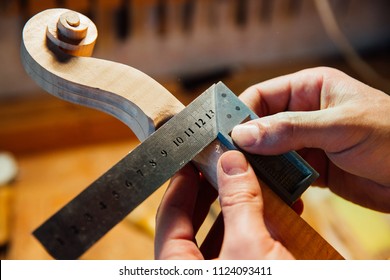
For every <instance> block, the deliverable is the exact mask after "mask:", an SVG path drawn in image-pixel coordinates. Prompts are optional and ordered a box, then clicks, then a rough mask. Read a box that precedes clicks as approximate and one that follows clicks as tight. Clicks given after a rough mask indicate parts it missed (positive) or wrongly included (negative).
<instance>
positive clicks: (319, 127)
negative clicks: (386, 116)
mask: <svg viewBox="0 0 390 280" xmlns="http://www.w3.org/2000/svg"><path fill="white" fill-rule="evenodd" d="M338 116H340V112H336V109H333V108H332V109H326V110H319V111H309V112H282V113H278V114H275V115H272V116H267V117H263V118H259V119H255V120H251V121H249V122H246V123H244V124H240V125H238V126H236V127H234V128H233V131H232V139H233V141H234V142H235V143H236V144H237V145H238V146H240V147H241V148H242V149H244V150H246V151H248V152H251V153H257V154H264V155H267V154H268V155H270V154H281V153H285V152H288V151H291V150H300V149H302V148H320V149H322V150H324V151H326V152H339V151H340V150H344V149H346V148H348V147H350V146H351V145H352V144H351V143H348V141H346V139H343V137H340V135H345V133H346V131H345V130H346V126H345V122H344V125H341V124H342V123H343V121H342V120H341V119H340V117H338ZM338 124H339V125H338Z"/></svg>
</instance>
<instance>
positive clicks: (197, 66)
mask: <svg viewBox="0 0 390 280" xmlns="http://www.w3.org/2000/svg"><path fill="white" fill-rule="evenodd" d="M58 7H65V8H69V9H73V10H76V11H78V12H81V13H83V14H85V15H87V16H88V17H90V18H91V19H92V20H93V21H94V22H95V24H96V26H97V28H98V31H99V37H98V40H97V45H96V47H95V52H94V56H95V57H99V58H103V59H107V60H113V61H117V62H121V63H124V64H128V65H131V66H133V67H135V68H138V69H140V70H141V71H143V72H145V73H146V74H148V75H150V76H152V77H153V78H154V79H156V80H157V81H159V82H160V83H161V84H163V85H164V86H165V87H166V88H168V89H169V90H170V91H171V92H172V93H173V94H175V95H176V96H177V98H178V99H179V100H181V101H182V102H183V103H185V104H188V103H189V102H190V101H191V100H192V99H194V98H195V97H196V96H197V95H199V94H200V93H202V91H203V90H204V89H206V88H207V87H209V86H210V85H211V84H212V83H213V82H216V81H219V80H222V81H223V82H224V83H226V84H227V85H228V86H229V87H230V88H231V89H232V90H233V91H234V92H235V93H237V94H239V93H240V92H242V91H243V90H244V89H245V88H247V87H248V86H250V85H252V84H254V83H257V82H260V81H263V80H266V79H269V78H272V77H275V76H279V75H282V74H287V73H291V72H294V71H298V70H300V69H303V68H308V67H314V66H331V67H335V68H338V69H340V70H342V71H345V72H346V73H348V74H350V75H351V76H353V77H356V78H358V79H360V80H362V81H364V82H366V83H368V84H370V85H372V86H374V87H376V88H379V89H382V90H384V91H386V92H387V93H389V92H390V82H389V79H390V52H389V51H390V16H389V15H390V2H389V1H387V0H375V1H368V0H338V1H336V0H334V1H327V0H317V1H316V0H241V1H240V0H36V1H34V0H19V1H11V0H1V1H0V34H1V36H0V65H1V66H0V256H1V258H2V259H48V258H50V256H49V255H48V254H47V253H46V252H45V251H44V249H43V248H42V247H41V245H40V244H39V243H38V242H37V241H36V240H35V239H34V238H33V237H32V235H31V232H32V231H33V230H34V229H35V228H36V227H37V226H39V225H40V224H41V223H42V222H43V221H44V220H45V219H47V218H48V217H49V216H50V215H51V214H53V213H54V212H55V211H56V210H57V209H59V208H60V207H62V206H63V205H64V204H65V203H66V202H68V201H69V200H70V199H72V198H73V197H74V196H75V195H76V194H78V193H79V192H80V191H81V190H82V189H83V188H85V187H86V186H87V185H88V184H89V183H90V182H92V181H93V180H94V179H96V178H97V177H98V176H99V175H100V174H102V173H103V172H104V171H106V170H107V169H108V168H109V167H110V166H112V165H113V164H114V163H116V162H117V161H118V160H119V159H121V158H122V157H123V156H124V155H125V154H127V153H128V152H129V151H130V150H131V149H133V148H134V146H135V145H137V144H138V140H137V139H136V138H135V136H134V135H133V133H132V132H131V131H129V129H128V128H127V127H126V126H125V125H123V124H122V123H121V122H119V121H118V120H116V119H114V118H113V117H111V116H108V115H106V114H103V113H100V112H97V111H95V110H92V109H88V108H85V107H81V106H78V105H73V104H70V103H67V102H65V101H62V100H59V99H57V98H55V97H52V96H51V95H49V94H47V93H45V92H43V91H42V90H41V89H40V88H39V87H38V86H37V85H36V84H35V83H34V82H33V81H32V80H31V79H30V78H29V77H28V76H27V75H26V74H25V72H24V70H23V68H22V66H21V63H20V58H19V48H20V42H21V31H22V28H23V26H24V24H25V22H26V21H27V20H28V19H29V18H30V17H31V16H33V15H34V14H36V13H38V12H40V11H42V10H44V9H48V8H58ZM368 102H369V101H368ZM164 188H165V187H162V188H161V189H160V190H159V191H157V192H156V193H155V194H154V195H152V196H151V197H150V198H149V199H148V200H147V201H146V202H145V203H144V204H142V205H141V206H140V207H138V208H137V209H136V211H134V212H133V213H132V214H131V215H129V216H128V218H126V219H125V221H123V222H122V223H121V224H119V225H118V226H117V227H115V228H114V229H113V230H112V231H111V232H110V233H109V234H107V235H106V236H105V237H104V238H103V239H102V240H101V241H100V242H99V243H98V244H96V245H95V246H94V247H93V248H92V249H91V250H90V251H88V252H87V253H86V254H85V255H84V256H83V258H84V259H152V258H153V234H154V216H155V212H156V209H157V207H158V203H159V201H160V199H161V196H162V194H163V193H164ZM304 202H305V211H304V213H303V217H304V219H305V220H306V221H307V222H308V223H309V224H311V225H312V226H313V227H314V228H315V229H316V230H317V231H318V232H319V233H321V234H322V235H323V236H324V237H325V239H326V240H327V241H328V242H330V243H331V244H332V245H333V246H334V247H335V248H336V249H337V250H339V252H340V253H341V254H342V255H343V256H344V257H345V258H347V259H389V258H390V215H389V214H383V213H378V212H375V211H370V210H367V209H364V208H362V207H359V206H356V205H353V204H351V203H348V202H346V201H344V200H342V199H340V198H338V197H336V196H334V195H333V194H331V193H330V192H329V191H327V190H325V189H319V188H315V187H313V188H311V189H310V190H308V191H307V192H306V193H305V194H304ZM215 215H216V213H214V212H213V211H211V213H210V215H209V218H208V221H207V222H206V224H207V223H209V224H210V223H211V221H212V218H213V216H215ZM205 232H207V226H205V229H203V232H201V233H200V234H199V237H198V238H199V239H202V236H204V234H205Z"/></svg>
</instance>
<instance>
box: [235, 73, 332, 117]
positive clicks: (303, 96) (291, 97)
mask: <svg viewBox="0 0 390 280" xmlns="http://www.w3.org/2000/svg"><path fill="white" fill-rule="evenodd" d="M329 71H334V69H329V68H325V67H318V68H312V69H305V70H302V71H299V72H296V73H293V74H289V75H285V76H280V77H277V78H274V79H271V80H268V81H265V82H261V83H259V84H256V85H253V86H251V87H249V88H248V89H246V90H245V91H244V92H243V93H242V94H241V95H240V99H241V100H242V101H243V102H244V103H245V104H246V105H247V106H248V107H250V108H251V109H252V110H253V111H254V112H255V113H256V114H257V115H258V116H259V117H263V116H267V115H273V114H276V113H279V112H283V111H314V110H319V109H320V107H321V93H322V89H323V80H324V74H326V73H328V72H329Z"/></svg>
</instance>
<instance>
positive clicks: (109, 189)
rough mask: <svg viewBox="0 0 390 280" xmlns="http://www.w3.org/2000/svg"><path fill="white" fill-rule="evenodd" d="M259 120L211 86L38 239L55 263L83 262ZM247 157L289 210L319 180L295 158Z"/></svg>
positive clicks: (60, 213) (219, 86)
mask: <svg viewBox="0 0 390 280" xmlns="http://www.w3.org/2000/svg"><path fill="white" fill-rule="evenodd" d="M254 118H257V116H256V115H255V114H254V113H253V112H252V111H251V110H250V109H249V108H248V107H247V106H246V105H245V104H244V103H242V102H241V101H240V100H239V99H238V98H237V97H236V95H235V94H234V93H233V92H231V91H230V90H229V89H228V88H227V87H226V86H225V85H224V84H223V83H218V84H216V85H213V86H211V87H210V88H209V89H208V90H206V91H205V92H204V93H203V94H202V95H200V96H199V97H198V98H197V99H195V100H194V101H193V102H192V103H191V104H190V105H188V106H187V107H186V108H185V109H184V110H183V111H181V112H180V113H179V114H177V115H176V116H174V117H173V118H172V119H171V120H170V121H168V122H167V123H166V124H164V125H163V126H162V127H161V128H159V129H158V130H157V131H156V132H154V133H153V134H152V135H151V136H149V138H147V139H146V140H145V141H144V142H142V143H141V144H140V145H139V146H137V147H136V148H135V149H134V150H133V151H132V152H131V153H130V154H128V155H127V156H125V157H124V158H123V159H122V160H121V161H120V162H119V163H117V164H116V165H115V166H113V167H112V168H111V169H110V170H108V171H107V172H106V173H105V174H103V175H102V176H101V177H100V178H98V179H97V180H96V181H95V182H93V183H92V184H91V185H90V186H89V187H88V188H86V189H85V190H84V191H82V192H81V193H80V194H79V195H78V196H77V197H75V198H74V199H73V200H72V201H70V202H69V203H68V204H67V205H66V206H64V207H63V208H62V209H61V210H59V211H58V212H57V213H55V214H54V215H53V216H52V217H51V218H49V219H48V220H47V221H46V222H45V223H44V224H43V225H41V226H40V227H39V228H38V229H36V230H35V231H34V233H33V234H34V235H35V237H36V238H37V239H38V240H39V241H40V242H41V243H42V244H43V246H44V247H45V248H46V249H47V251H48V252H49V253H50V254H51V255H52V256H53V257H54V258H57V259H76V258H78V257H80V256H81V255H82V254H83V253H84V252H85V251H87V250H88V249H89V248H90V247H91V246H92V245H93V244H94V243H95V242H96V241H98V240H99V239H100V238H101V237H102V236H103V235H105V234H106V233H107V232H108V231H109V230H110V229H111V228H113V227H114V226H115V225H116V224H117V223H119V222H120V221H121V220H122V219H124V218H125V217H126V216H127V215H128V214H129V213H130V212H131V211H132V210H133V209H134V208H136V207H137V206H138V205H139V204H140V203H141V202H142V201H144V200H145V199H146V198H147V197H148V196H149V195H151V194H152V193H153V192H154V191H155V190H156V189H157V188H158V187H160V186H161V185H162V184H163V183H164V182H166V181H167V180H168V179H169V178H170V177H172V175H173V174H174V173H175V172H177V171H178V170H180V169H181V168H182V167H183V166H184V165H185V164H187V163H188V162H189V161H191V160H192V159H193V158H194V157H195V156H196V155H197V154H198V153H199V152H201V151H202V150H203V149H204V148H205V147H206V146H208V145H209V144H210V143H211V142H212V141H214V140H215V139H216V138H218V139H219V140H220V141H221V142H222V143H223V144H224V145H225V146H226V147H227V148H229V149H236V147H235V146H234V144H233V142H232V140H231V138H230V136H229V133H230V132H231V130H232V129H233V127H234V126H236V125H238V124H240V123H242V122H244V121H247V120H248V119H254ZM245 154H246V156H247V158H248V160H249V161H250V163H251V164H252V166H253V168H254V169H255V172H256V173H257V175H258V176H259V178H260V179H261V180H263V181H264V182H265V183H267V184H268V185H269V186H270V187H271V189H273V190H274V191H275V192H276V193H277V194H279V196H280V197H281V198H282V199H284V200H285V201H286V202H287V203H288V204H291V203H293V202H294V201H295V200H296V199H297V198H298V197H299V196H300V195H301V194H302V193H303V192H304V191H305V190H306V188H307V187H308V186H310V184H311V183H312V182H313V181H314V180H315V179H316V178H317V177H318V173H317V172H316V171H315V170H314V169H313V168H311V167H310V166H309V165H308V164H307V163H306V162H305V161H304V160H303V159H302V158H301V157H300V156H299V155H298V154H297V153H295V152H289V153H287V154H283V155H278V156H259V155H253V154H248V153H245Z"/></svg>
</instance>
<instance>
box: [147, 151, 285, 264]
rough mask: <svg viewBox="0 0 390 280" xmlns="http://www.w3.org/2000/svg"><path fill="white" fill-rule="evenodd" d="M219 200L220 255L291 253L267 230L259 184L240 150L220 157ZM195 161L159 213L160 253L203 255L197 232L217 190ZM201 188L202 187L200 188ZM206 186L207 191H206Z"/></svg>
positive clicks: (169, 192)
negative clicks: (202, 173) (195, 166)
mask: <svg viewBox="0 0 390 280" xmlns="http://www.w3.org/2000/svg"><path fill="white" fill-rule="evenodd" d="M217 173H218V186H219V200H220V205H221V209H222V214H223V223H224V234H223V235H220V236H218V237H217V239H218V238H220V239H221V238H222V239H223V242H222V247H221V248H220V251H219V248H218V253H217V255H216V256H215V257H218V258H219V259H293V256H292V255H291V253H290V252H288V251H287V249H286V248H285V247H283V246H282V245H281V244H280V243H279V242H277V241H275V240H274V239H273V238H272V237H271V235H270V233H269V232H268V230H267V228H266V226H265V224H264V219H263V199H262V195H261V188H260V186H259V183H258V180H257V177H256V175H255V174H254V171H253V169H252V167H251V166H250V165H249V164H248V162H247V160H246V159H245V157H244V155H243V154H242V153H240V152H238V151H228V152H226V153H224V154H223V155H222V156H221V158H220V160H219V162H218V169H217ZM211 188H212V187H211V186H209V185H207V183H205V182H203V180H202V178H201V176H200V175H199V172H197V171H196V170H195V169H194V168H193V167H192V166H191V165H188V166H186V167H185V168H183V169H182V170H181V171H180V172H178V173H177V174H176V175H175V176H174V177H173V178H172V180H171V182H170V185H169V186H168V189H167V191H166V193H165V195H164V198H163V200H162V202H161V205H160V208H159V211H158V214H157V219H156V238H155V257H156V259H204V258H205V256H207V255H208V253H207V252H205V251H207V248H199V247H198V245H197V244H196V241H195V235H196V232H197V230H198V229H199V227H200V225H201V223H202V222H203V221H204V219H205V216H206V214H207V212H208V210H209V208H210V205H211V203H212V202H213V200H214V199H215V198H216V195H217V193H216V192H215V190H214V194H210V193H208V194H207V192H210V191H211ZM202 192H203V193H202ZM205 192H206V193H205Z"/></svg>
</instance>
